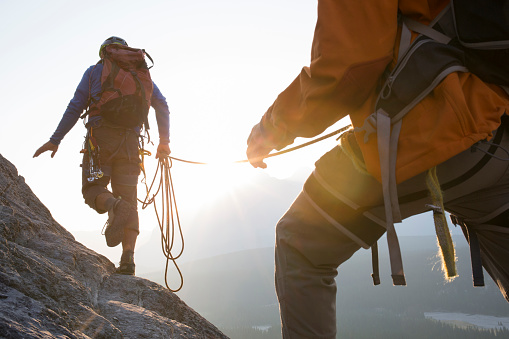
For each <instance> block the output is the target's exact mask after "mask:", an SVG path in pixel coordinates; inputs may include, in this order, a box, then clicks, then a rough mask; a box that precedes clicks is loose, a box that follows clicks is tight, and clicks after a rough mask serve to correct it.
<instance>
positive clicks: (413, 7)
mask: <svg viewBox="0 0 509 339" xmlns="http://www.w3.org/2000/svg"><path fill="white" fill-rule="evenodd" d="M448 2H449V1H448V0H400V1H396V0H363V1H358V0H319V1H318V20H317V24H316V29H315V35H314V39H313V46H312V53H311V64H310V67H304V68H303V69H302V71H301V73H300V74H299V76H297V78H296V79H295V80H294V81H293V82H292V83H291V84H290V86H289V87H288V88H287V89H286V90H284V91H283V92H282V93H281V94H280V95H279V96H278V98H277V99H276V101H275V102H274V104H273V105H272V106H271V107H270V108H269V109H268V110H267V112H266V113H265V114H264V116H263V117H262V119H261V121H260V123H259V124H258V125H256V126H255V127H254V128H253V130H252V132H251V136H250V138H249V141H248V142H249V143H261V144H263V145H264V146H265V147H269V148H274V149H278V150H279V149H281V148H283V147H285V146H287V145H289V144H291V143H292V142H293V141H294V139H295V138H296V137H313V136H316V135H318V134H320V133H322V132H323V131H324V130H325V129H326V128H327V127H329V126H331V125H332V124H334V123H335V122H337V121H338V120H340V119H341V118H343V117H345V116H347V115H349V116H350V119H351V121H352V124H353V125H354V127H361V126H362V125H363V124H364V119H365V118H366V117H368V116H369V115H370V114H371V113H373V110H374V105H375V100H376V97H377V94H378V92H377V90H378V88H379V87H380V86H379V85H380V81H381V75H382V73H383V72H384V70H385V69H386V67H387V66H390V65H392V66H394V64H395V62H396V60H395V59H396V55H397V54H396V53H395V52H396V51H395V49H396V47H395V46H397V45H398V41H399V33H398V23H397V13H398V9H399V10H400V11H401V13H402V14H403V15H405V16H407V17H410V18H412V19H414V20H417V21H420V22H422V23H424V24H429V22H430V21H431V20H432V19H433V18H434V17H435V16H436V15H437V14H438V13H440V12H441V10H442V9H443V8H444V7H445V6H446V5H447V4H448ZM398 4H399V8H398ZM414 37H415V35H414ZM505 111H509V97H508V96H507V95H506V94H505V92H504V91H503V90H502V89H500V88H499V87H498V86H495V85H489V84H485V83H483V82H482V81H481V80H479V79H478V78H477V77H476V76H474V75H472V74H470V73H452V74H450V75H449V76H448V77H446V78H445V79H444V80H443V82H442V83H440V84H439V85H438V86H437V87H436V88H435V89H434V91H433V92H432V93H431V94H430V95H428V96H427V97H426V98H425V99H424V100H422V101H421V102H420V103H419V104H418V105H417V106H416V107H415V108H414V109H412V110H411V111H410V112H409V113H408V114H407V115H406V116H405V117H404V118H403V122H402V130H401V134H400V142H399V146H398V157H397V165H396V167H397V169H396V177H397V181H398V182H402V181H404V180H406V179H409V178H411V177H412V176H414V175H416V174H418V173H420V172H423V171H425V170H426V169H429V168H431V167H433V166H435V165H438V164H439V163H441V162H443V161H445V160H447V159H449V158H450V157H452V156H454V155H456V154H458V153H460V152H462V151H463V150H465V149H467V148H468V147H470V146H471V145H473V144H474V143H475V142H477V141H479V140H482V139H489V138H491V137H492V131H493V130H495V129H496V128H497V127H498V126H499V125H500V117H501V116H502V115H503V113H504V112H505ZM363 134H364V132H359V133H357V135H356V137H357V140H358V143H359V146H360V147H361V150H362V153H363V156H364V160H365V162H366V166H367V169H368V171H369V172H370V173H371V174H372V175H373V176H374V177H376V178H378V179H379V180H380V165H379V157H378V150H377V145H376V138H375V137H370V138H369V141H368V142H367V143H364V141H363V139H364V138H363Z"/></svg>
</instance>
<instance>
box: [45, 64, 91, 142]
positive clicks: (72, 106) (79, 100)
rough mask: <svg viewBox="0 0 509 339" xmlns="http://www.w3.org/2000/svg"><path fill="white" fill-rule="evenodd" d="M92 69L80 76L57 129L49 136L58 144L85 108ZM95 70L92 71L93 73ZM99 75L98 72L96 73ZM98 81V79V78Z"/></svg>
mask: <svg viewBox="0 0 509 339" xmlns="http://www.w3.org/2000/svg"><path fill="white" fill-rule="evenodd" d="M93 70H94V66H90V67H89V68H88V69H87V70H86V71H85V73H84V74H83V77H82V78H81V81H80V83H79V84H78V87H77V88H76V91H75V92H74V97H73V98H72V99H71V101H70V102H69V104H68V105H67V109H66V110H65V112H64V115H63V116H62V119H61V120H60V123H59V124H58V127H57V129H56V130H55V132H54V133H53V135H52V136H51V138H50V141H51V142H52V143H53V144H55V145H59V144H60V142H61V141H62V139H63V138H64V137H65V135H66V134H67V133H69V131H70V130H71V129H72V128H73V127H74V125H76V122H77V121H78V120H79V118H80V115H81V113H83V111H84V110H85V109H86V108H87V104H88V97H89V92H90V81H89V79H90V77H91V76H92V71H93ZM96 73H97V72H94V75H95V74H96ZM98 74H99V76H100V74H101V73H100V72H99V73H98ZM99 81H100V80H99ZM93 85H94V84H93Z"/></svg>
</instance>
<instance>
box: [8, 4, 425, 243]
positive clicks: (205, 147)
mask: <svg viewBox="0 0 509 339" xmlns="http://www.w3.org/2000/svg"><path fill="white" fill-rule="evenodd" d="M315 23H316V1H313V0H256V1H247V0H221V1H211V0H194V1H189V0H185V1H184V0H181V1H175V0H166V1H151V0H147V1H143V2H140V1H125V0H124V1H105V0H101V1H96V0H91V1H86V2H82V1H80V2H78V1H64V0H62V1H58V0H49V1H35V0H27V1H6V0H4V1H0V32H1V33H0V45H1V46H2V50H3V53H2V54H1V56H0V61H1V64H2V81H0V93H2V100H0V112H1V114H2V117H3V122H2V124H1V125H0V133H1V140H2V145H1V148H0V153H1V154H2V155H3V156H4V157H6V158H7V159H8V160H10V161H11V162H13V163H14V164H15V166H16V167H17V168H18V171H19V173H20V174H21V175H23V176H24V177H25V179H26V182H27V183H28V184H29V185H30V187H31V188H32V189H33V191H34V192H35V193H36V194H37V195H38V197H39V198H40V199H41V200H42V201H43V203H44V204H45V205H46V206H47V207H48V208H49V209H50V211H51V212H52V214H53V216H54V217H55V219H56V220H57V221H58V222H59V223H61V224H62V225H64V226H65V227H66V228H67V229H68V230H70V231H74V230H91V231H96V232H98V231H99V230H100V229H101V228H102V225H103V223H104V221H105V217H104V216H99V215H97V214H96V213H95V212H94V211H92V210H91V209H90V208H89V207H88V206H86V205H85V204H83V199H82V197H81V191H80V190H81V169H80V167H79V164H80V162H81V155H80V153H79V151H80V150H81V147H82V143H83V136H84V134H85V128H84V127H83V124H82V122H81V121H79V122H78V123H77V124H76V126H75V127H74V129H73V130H72V131H71V132H70V133H69V134H68V135H67V136H66V137H65V139H64V140H63V142H62V143H61V145H60V148H59V151H58V153H57V154H56V156H55V158H53V159H51V158H50V156H49V153H46V154H43V155H42V156H40V157H39V158H37V159H32V155H33V153H34V152H35V150H36V149H37V148H38V147H39V146H41V145H42V144H43V143H44V142H46V141H47V140H48V139H49V137H50V136H51V135H52V133H53V132H54V130H55V128H56V126H57V124H58V122H59V121H60V118H61V117H62V114H63V112H64V110H65V108H66V106H67V104H68V102H69V100H70V99H71V98H72V96H73V94H74V91H75V89H76V86H77V85H78V83H79V81H80V79H81V77H82V75H83V72H84V71H85V70H86V69H87V68H88V67H89V66H90V65H93V64H94V63H96V62H97V61H98V50H99V46H100V44H101V43H102V41H104V40H105V39H106V38H108V37H109V36H112V35H116V36H120V37H122V38H124V39H126V40H127V42H128V43H129V45H130V46H131V47H138V48H144V49H145V50H146V51H147V52H148V53H149V54H150V55H151V56H152V57H153V59H154V61H155V66H154V68H153V69H152V78H153V80H154V82H155V83H156V84H157V85H158V86H159V88H160V89H161V91H162V92H163V94H164V95H165V96H166V98H167V101H168V105H169V108H170V112H171V116H170V120H171V128H170V130H171V143H170V147H171V149H172V155H173V156H175V157H179V158H184V159H188V160H194V161H206V162H209V161H220V162H221V163H222V164H227V163H229V162H230V161H233V160H240V159H244V158H245V148H246V139H247V137H248V135H249V133H250V130H251V127H252V126H253V125H254V124H255V123H257V122H258V121H259V119H260V118H261V116H262V114H263V113H264V112H265V111H266V109H267V108H268V107H269V106H270V105H271V104H272V102H273V101H274V99H275V98H276V96H277V95H278V94H279V93H280V92H281V91H282V90H284V89H285V88H286V86H287V85H289V84H290V82H291V81H292V80H293V79H294V78H295V77H296V76H297V74H298V73H299V72H300V70H301V68H302V67H303V66H306V65H309V61H310V49H311V48H310V47H311V42H312V37H313V31H314V26H315ZM150 117H151V126H152V137H153V139H154V140H157V137H158V136H157V129H156V128H155V126H156V123H155V120H154V115H153V110H151V113H150ZM347 123H348V121H345V120H343V121H341V122H339V123H338V124H336V125H335V126H333V127H332V128H331V129H329V130H328V131H330V130H333V129H337V128H339V127H341V126H343V125H346V124H347ZM303 141H304V140H302V139H298V140H297V142H296V143H297V144H299V143H302V142H303ZM334 143H335V141H334V139H329V140H327V141H323V142H321V143H320V144H319V145H316V146H312V147H308V148H307V149H304V150H300V151H297V152H294V153H292V154H290V155H284V156H282V157H280V158H278V159H273V160H269V161H268V164H269V169H268V170H266V171H265V172H266V173H269V174H271V175H273V176H276V177H288V176H291V175H292V174H293V173H294V172H295V171H296V170H299V169H301V168H305V169H308V170H311V168H312V166H313V163H314V161H316V160H317V159H318V158H319V157H320V155H322V154H323V153H324V152H325V151H327V150H328V149H330V148H332V147H333V146H334ZM148 149H149V150H152V151H154V147H153V146H151V147H148ZM155 164H156V161H155V159H154V158H153V157H151V158H148V159H147V160H146V165H147V168H148V170H149V176H151V175H152V173H153V171H152V169H153V166H154V165H155ZM260 171H261V170H260V169H253V168H251V167H250V166H249V165H246V164H243V165H221V166H213V167H212V166H207V167H204V166H193V165H187V164H182V163H175V164H174V169H173V177H174V181H175V186H176V190H177V197H178V198H179V199H178V202H179V204H180V206H179V208H180V210H181V211H182V213H190V214H192V213H199V210H196V206H199V203H200V201H201V200H207V199H212V198H213V197H214V195H215V194H219V193H220V191H221V190H222V189H223V187H226V188H228V187H233V186H234V185H238V184H242V182H243V181H245V180H249V178H250V177H251V176H253V175H255V174H258V173H259V172H260ZM232 185H233V186H232ZM191 186H193V188H194V189H193V190H190V189H188V188H189V187H191ZM196 187H199V188H200V189H199V192H200V194H196V191H197V189H196ZM139 188H140V190H142V186H139ZM189 192H193V193H189ZM141 195H142V194H140V196H141ZM140 218H141V230H142V234H143V232H144V231H145V230H147V229H148V230H150V229H152V228H153V227H155V224H154V222H153V220H150V218H153V212H152V210H150V212H142V213H141V216H140ZM430 227H432V226H431V225H430ZM147 233H148V232H147ZM147 233H145V234H147Z"/></svg>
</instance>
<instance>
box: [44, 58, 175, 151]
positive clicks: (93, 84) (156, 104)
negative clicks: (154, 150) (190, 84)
mask: <svg viewBox="0 0 509 339" xmlns="http://www.w3.org/2000/svg"><path fill="white" fill-rule="evenodd" d="M102 69H103V65H102V64H97V65H96V66H95V68H94V66H90V67H89V68H88V69H87V70H86V71H85V73H84V74H83V78H81V81H80V83H79V85H78V87H77V88H76V92H75V93H74V97H73V98H72V99H71V101H70V102H69V105H67V109H66V110H65V112H64V115H63V116H62V119H61V120H60V123H59V124H58V127H57V129H56V130H55V132H54V133H53V135H52V136H51V138H50V141H51V142H52V143H53V144H55V145H59V144H60V142H61V141H62V139H63V138H64V137H65V135H66V134H67V133H68V132H69V131H70V130H71V129H72V128H73V127H74V125H76V122H77V121H78V119H79V118H80V116H81V114H82V113H83V111H84V110H85V109H86V108H87V102H88V96H89V93H91V96H92V98H93V99H94V100H99V97H100V93H101V72H102ZM89 91H90V92H89ZM151 105H152V107H153V108H154V110H155V111H156V121H157V127H158V131H159V141H160V142H163V143H164V142H170V111H169V109H168V104H167V103H166V98H165V97H164V96H163V94H162V93H161V91H160V90H159V88H158V87H157V86H156V84H154V91H153V92H152V100H151ZM99 119H100V117H99Z"/></svg>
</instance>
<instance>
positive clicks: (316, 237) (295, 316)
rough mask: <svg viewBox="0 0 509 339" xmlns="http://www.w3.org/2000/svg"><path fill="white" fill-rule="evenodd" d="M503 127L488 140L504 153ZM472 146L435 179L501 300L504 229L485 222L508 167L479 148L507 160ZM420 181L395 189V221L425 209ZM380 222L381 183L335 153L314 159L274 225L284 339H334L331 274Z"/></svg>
mask: <svg viewBox="0 0 509 339" xmlns="http://www.w3.org/2000/svg"><path fill="white" fill-rule="evenodd" d="M506 129H507V128H506V127H504V126H502V127H500V128H499V130H498V131H497V133H498V134H497V135H498V136H495V138H494V139H495V141H496V142H497V143H499V144H500V146H502V147H504V148H505V149H509V131H508V130H506ZM351 141H353V140H351ZM479 148H480V149H481V150H480V149H477V150H476V151H472V150H471V149H469V150H467V151H465V152H463V153H461V154H459V155H457V156H455V157H454V158H451V159H450V160H448V161H446V162H444V163H443V164H441V165H440V166H438V167H437V174H438V178H439V180H440V183H441V185H442V189H443V191H444V206H445V209H446V210H447V211H448V212H450V213H451V214H453V215H454V216H456V217H458V219H460V220H462V221H464V222H465V223H467V224H469V225H473V226H475V227H476V229H477V230H478V235H479V242H480V243H481V255H482V263H483V266H484V267H485V269H486V270H487V271H488V273H489V274H490V275H491V276H492V278H493V279H494V280H495V281H496V282H497V283H498V285H499V287H500V289H501V291H502V293H503V294H504V296H505V297H506V298H507V290H509V283H508V276H509V263H507V261H506V260H502V261H500V260H497V258H498V259H503V258H507V257H509V234H508V233H506V232H504V229H502V228H501V227H499V226H505V225H507V226H509V223H507V222H505V220H504V222H502V224H503V225H495V226H493V227H495V228H496V227H499V229H502V232H497V230H495V231H494V230H493V227H492V225H490V223H492V221H493V220H497V218H496V217H497V216H499V215H503V214H504V213H503V212H505V211H506V210H509V171H508V168H509V161H503V160H499V159H497V158H495V157H492V156H490V155H486V153H485V152H483V151H482V150H484V151H487V150H489V151H490V152H494V154H495V156H498V157H503V158H507V157H508V155H507V154H506V153H505V152H504V150H503V149H502V148H500V147H494V146H491V148H490V145H489V144H486V143H484V144H483V143H481V144H479ZM424 176H425V174H420V175H418V176H416V177H414V178H412V179H410V180H408V181H406V182H403V183H401V184H400V185H398V195H399V197H400V207H401V213H402V216H403V218H407V217H410V216H413V215H416V214H419V213H422V212H425V211H428V210H429V207H426V204H430V203H431V201H430V199H429V197H428V196H429V194H428V190H427V187H426V184H425V178H424ZM431 219H432V218H430V227H433V225H432V223H433V221H432V220H431ZM499 219H500V218H499ZM384 220H385V216H384V208H383V198H382V188H381V185H380V184H379V183H378V182H377V181H376V180H375V179H374V178H373V177H371V176H369V175H366V174H363V173H361V172H360V171H358V170H357V169H356V168H355V167H354V166H353V163H352V161H351V160H350V158H349V157H348V156H347V155H346V154H345V153H344V152H343V151H342V149H341V147H339V146H338V147H335V148H334V149H332V150H331V151H330V152H328V153H326V154H325V155H324V156H323V157H322V158H320V159H319V160H318V161H317V163H316V168H315V171H314V172H313V174H311V176H310V177H309V178H308V180H307V181H306V184H305V185H304V189H303V190H302V192H301V193H300V194H299V195H298V196H297V198H296V200H295V201H294V202H293V204H292V206H291V207H290V209H289V210H288V211H287V212H286V213H285V215H284V216H283V217H282V218H281V219H280V221H279V222H278V224H277V226H276V253H275V261H276V262H275V263H276V273H275V280H276V292H277V295H278V299H279V304H280V313H281V322H282V326H283V337H284V338H292V339H294V338H335V336H336V283H335V280H334V278H335V277H336V275H337V268H338V266H339V265H340V264H341V263H343V262H344V261H346V260H347V259H348V258H350V257H351V256H352V255H353V254H354V253H355V252H356V251H357V250H358V249H360V248H361V247H369V246H371V245H373V244H374V243H375V242H376V240H378V238H380V237H381V236H382V235H383V234H384V233H385V222H384ZM492 224H493V223H492ZM498 224H501V223H500V222H498ZM484 226H486V230H484ZM505 230H507V229H505ZM508 300H509V299H508Z"/></svg>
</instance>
